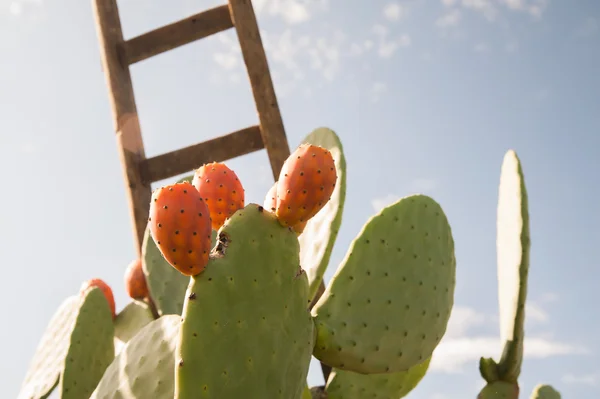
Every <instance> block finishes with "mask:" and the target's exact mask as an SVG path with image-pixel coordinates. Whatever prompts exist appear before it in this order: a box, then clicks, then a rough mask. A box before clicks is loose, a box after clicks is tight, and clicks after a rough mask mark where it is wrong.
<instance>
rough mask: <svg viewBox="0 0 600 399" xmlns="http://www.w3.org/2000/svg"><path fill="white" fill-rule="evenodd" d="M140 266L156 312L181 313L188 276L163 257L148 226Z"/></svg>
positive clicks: (166, 313) (163, 313)
mask: <svg viewBox="0 0 600 399" xmlns="http://www.w3.org/2000/svg"><path fill="white" fill-rule="evenodd" d="M142 267H143V269H144V274H145V275H146V281H147V282H148V291H149V292H150V296H151V297H152V299H153V300H154V303H155V305H156V310H157V311H158V314H159V315H160V316H163V315H168V314H181V309H183V299H184V296H185V290H186V288H187V285H188V283H189V281H190V278H189V277H187V276H184V275H183V274H181V273H179V272H178V271H177V270H176V269H174V268H173V267H172V266H171V265H170V264H169V263H168V262H167V261H166V260H165V258H163V256H162V254H161V253H160V250H159V249H158V247H157V246H156V243H155V242H154V240H153V239H152V235H151V234H150V229H149V228H146V233H145V234H144V240H143V241H142Z"/></svg>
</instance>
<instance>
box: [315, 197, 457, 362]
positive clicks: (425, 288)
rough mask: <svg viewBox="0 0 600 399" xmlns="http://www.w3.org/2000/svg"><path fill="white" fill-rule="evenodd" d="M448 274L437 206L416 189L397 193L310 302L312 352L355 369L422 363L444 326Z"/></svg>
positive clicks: (450, 255) (451, 277)
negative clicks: (314, 339)
mask: <svg viewBox="0 0 600 399" xmlns="http://www.w3.org/2000/svg"><path fill="white" fill-rule="evenodd" d="M455 276H456V259H455V256H454V240H453V238H452V232H451V229H450V225H449V224H448V220H447V219H446V215H445V214H444V211H443V210H442V208H441V207H440V205H439V204H438V203H437V202H435V201H434V200H433V199H431V198H430V197H428V196H424V195H412V196H409V197H405V198H402V199H400V200H399V201H398V202H396V203H395V204H393V205H390V206H388V207H387V208H385V209H383V210H382V211H381V212H380V213H379V214H378V215H376V216H373V217H372V218H371V219H370V221H369V222H368V223H367V224H366V225H365V226H364V227H363V229H362V231H361V232H360V234H359V235H358V236H357V237H356V238H355V240H354V241H353V243H352V244H351V246H350V249H349V250H348V252H347V255H346V258H345V259H344V260H343V261H342V264H341V265H340V266H339V268H338V270H337V272H336V274H335V275H334V276H333V278H332V280H331V282H330V284H329V286H328V287H327V289H326V290H325V292H324V294H323V296H322V297H321V299H319V301H318V302H317V304H316V305H315V307H314V308H313V310H312V313H313V315H314V317H315V323H316V327H317V342H316V343H315V348H314V350H313V354H314V356H315V357H316V358H317V359H319V360H320V361H322V362H324V363H326V364H328V365H330V366H332V367H335V368H338V369H342V370H349V371H355V372H358V373H363V374H370V373H384V372H388V373H391V372H398V371H406V370H408V369H410V368H411V367H413V366H415V365H417V364H420V363H422V362H423V361H425V359H427V358H429V357H430V356H431V354H432V353H433V350H434V349H435V347H436V346H437V345H438V343H439V342H440V341H441V339H442V337H443V336H444V334H445V332H446V326H447V324H448V320H449V318H450V313H451V310H452V306H453V304H454V287H455V283H456V277H455Z"/></svg>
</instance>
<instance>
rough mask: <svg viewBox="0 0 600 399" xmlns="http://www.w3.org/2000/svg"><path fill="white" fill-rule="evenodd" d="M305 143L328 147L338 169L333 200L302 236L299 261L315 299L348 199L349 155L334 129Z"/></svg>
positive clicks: (319, 131) (319, 132) (317, 131)
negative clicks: (347, 173) (346, 155)
mask: <svg viewBox="0 0 600 399" xmlns="http://www.w3.org/2000/svg"><path fill="white" fill-rule="evenodd" d="M302 143H306V144H313V145H318V146H321V147H323V148H326V149H328V150H329V151H330V152H331V155H332V156H333V160H334V162H335V168H336V172H337V183H336V186H335V188H334V189H333V193H332V194H331V199H330V200H329V201H328V202H327V203H326V204H325V206H324V207H323V208H322V209H321V210H320V211H319V212H318V213H317V214H316V215H315V216H314V217H313V218H311V219H310V220H309V221H308V223H307V224H306V227H305V228H304V231H303V233H302V234H301V235H300V237H299V241H300V264H301V265H302V268H304V270H305V271H306V275H307V277H308V283H309V296H310V298H314V297H315V294H316V293H317V291H318V289H319V284H321V281H322V280H323V275H324V274H325V271H326V270H327V265H328V264H329V258H330V257H331V251H332V250H333V246H334V244H335V240H336V238H337V235H338V232H339V229H340V226H341V224H342V214H343V211H344V203H345V200H346V157H345V156H344V149H343V147H342V143H341V141H340V139H339V137H338V136H337V134H336V133H335V132H334V131H333V130H331V129H327V128H324V127H322V128H318V129H315V130H314V131H313V132H312V133H310V134H309V135H308V136H306V138H304V140H303V141H302Z"/></svg>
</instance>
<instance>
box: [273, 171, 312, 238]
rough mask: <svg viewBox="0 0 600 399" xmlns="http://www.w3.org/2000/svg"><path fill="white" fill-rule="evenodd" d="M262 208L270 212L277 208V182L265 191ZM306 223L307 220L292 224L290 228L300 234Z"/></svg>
mask: <svg viewBox="0 0 600 399" xmlns="http://www.w3.org/2000/svg"><path fill="white" fill-rule="evenodd" d="M263 208H265V209H267V210H269V211H271V212H275V210H276V209H277V182H275V184H273V187H271V188H270V189H269V191H268V192H267V195H266V196H265V202H264V203H263ZM306 223H308V221H306V222H300V223H297V224H295V225H293V226H292V229H294V231H295V232H296V233H298V235H300V234H302V232H303V231H304V228H305V227H306Z"/></svg>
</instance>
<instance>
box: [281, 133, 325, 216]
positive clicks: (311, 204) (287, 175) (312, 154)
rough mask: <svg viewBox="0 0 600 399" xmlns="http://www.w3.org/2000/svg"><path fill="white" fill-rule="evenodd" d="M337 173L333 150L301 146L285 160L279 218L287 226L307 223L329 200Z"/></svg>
mask: <svg viewBox="0 0 600 399" xmlns="http://www.w3.org/2000/svg"><path fill="white" fill-rule="evenodd" d="M336 180H337V172H336V169H335V163H334V160H333V156H332V155H331V152H329V150H327V149H325V148H323V147H320V146H316V145H312V144H302V145H300V146H299V147H298V148H297V149H296V150H295V151H294V152H293V153H292V154H291V155H290V156H289V157H288V159H287V160H286V161H285V163H284V164H283V167H282V168H281V173H280V174H279V180H278V183H277V209H276V211H275V214H276V215H277V219H279V222H280V223H281V224H282V225H284V226H295V225H297V224H298V223H304V222H307V221H308V220H309V219H310V218H312V217H313V216H314V215H316V214H317V213H318V212H319V211H320V210H321V208H323V206H324V205H325V204H326V203H327V201H329V198H330V197H331V194H332V193H333V189H334V188H335V183H336Z"/></svg>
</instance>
